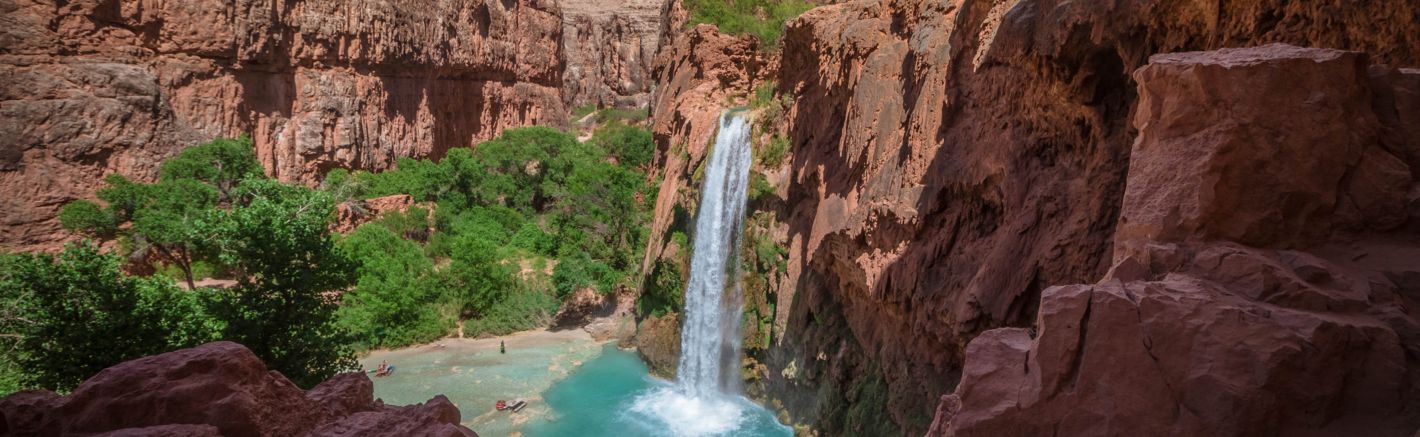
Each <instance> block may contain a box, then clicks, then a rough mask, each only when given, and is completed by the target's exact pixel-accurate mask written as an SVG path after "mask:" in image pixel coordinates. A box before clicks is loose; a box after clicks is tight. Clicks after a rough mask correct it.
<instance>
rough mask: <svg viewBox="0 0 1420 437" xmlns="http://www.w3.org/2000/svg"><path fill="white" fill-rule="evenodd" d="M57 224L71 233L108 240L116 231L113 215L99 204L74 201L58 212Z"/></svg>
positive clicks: (116, 226) (115, 221)
mask: <svg viewBox="0 0 1420 437" xmlns="http://www.w3.org/2000/svg"><path fill="white" fill-rule="evenodd" d="M59 224H60V225H62V226H64V229H68V230H70V231H73V232H78V233H82V234H87V235H89V236H93V237H99V238H108V237H111V236H113V235H114V233H116V232H117V231H118V223H117V220H116V219H115V218H114V216H113V213H112V212H110V211H109V210H107V209H104V207H102V206H99V204H97V203H94V202H90V201H87V200H76V201H73V202H70V203H69V204H67V205H64V208H62V209H60V210H59Z"/></svg>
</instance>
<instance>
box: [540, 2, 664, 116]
mask: <svg viewBox="0 0 1420 437" xmlns="http://www.w3.org/2000/svg"><path fill="white" fill-rule="evenodd" d="M662 3H663V2H662V1H660V0H633V1H609V0H560V1H559V2H558V4H559V5H560V6H561V7H562V49H563V52H565V53H566V57H567V64H566V67H565V69H564V70H563V72H562V84H563V85H562V92H563V95H564V97H565V99H566V101H567V106H568V107H580V106H585V105H594V106H601V107H644V106H646V104H647V103H648V100H649V94H650V92H651V84H652V82H651V63H652V61H654V60H655V58H656V50H657V49H658V48H659V47H660V45H659V44H660V37H659V36H660V31H661V29H660V24H661V4H662Z"/></svg>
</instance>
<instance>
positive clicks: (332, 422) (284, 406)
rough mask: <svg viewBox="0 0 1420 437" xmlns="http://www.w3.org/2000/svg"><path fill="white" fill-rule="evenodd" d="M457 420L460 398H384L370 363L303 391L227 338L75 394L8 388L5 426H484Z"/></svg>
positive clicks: (115, 372) (0, 404)
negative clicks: (366, 369)
mask: <svg viewBox="0 0 1420 437" xmlns="http://www.w3.org/2000/svg"><path fill="white" fill-rule="evenodd" d="M458 422H459V411H458V408H456V407H454V406H453V405H452V404H450V403H449V402H448V400H447V399H444V398H443V397H442V396H439V397H436V398H435V399H434V400H433V401H430V402H429V403H427V404H423V405H419V406H412V407H388V406H384V405H382V404H380V403H379V402H377V401H375V400H374V396H373V385H372V384H371V382H370V379H369V377H368V376H366V375H365V374H364V373H347V374H342V375H338V376H336V377H334V378H331V379H330V380H328V381H326V382H324V383H322V384H320V385H317V386H316V387H315V388H313V389H311V390H310V391H309V392H306V391H302V390H301V389H300V388H299V387H296V385H295V384H293V383H291V381H290V380H287V379H286V378H285V377H284V376H281V374H280V373H278V372H276V371H274V370H268V369H267V368H266V365H265V364H263V363H262V361H261V360H260V359H259V358H257V357H256V355H255V354H253V353H252V352H251V351H250V350H248V349H247V348H246V347H244V346H242V345H240V344H237V343H232V342H225V341H223V342H215V343H208V344H206V345H202V346H199V347H195V348H191V349H183V350H178V351H174V352H169V353H165V354H161V355H154V356H151V357H144V358H139V359H136V360H132V361H127V362H124V363H121V364H118V365H115V366H113V367H110V368H107V369H104V370H103V371H101V372H99V373H98V374H97V375H94V376H93V377H92V378H89V379H88V380H86V381H84V382H83V383H82V384H80V385H79V387H78V388H76V389H75V390H74V392H73V393H72V394H70V395H68V396H63V397H61V396H58V395H55V394H54V393H51V392H47V391H27V392H20V393H16V394H13V395H10V396H7V397H5V398H0V435H14V436H70V435H73V436H81V435H84V436H87V435H96V434H97V435H104V436H130V437H136V436H149V437H158V436H219V435H220V436H226V437H243V436H251V437H276V436H280V437H285V436H304V435H311V433H312V431H313V430H316V429H318V428H319V429H323V430H326V431H322V432H321V433H320V434H319V435H430V436H435V435H437V436H475V435H476V434H474V433H473V432H472V431H470V430H469V429H467V428H464V427H462V426H460V425H459V424H458ZM332 429H334V430H346V431H344V432H333V431H329V430H332ZM381 430H386V431H389V432H380V431H381ZM404 431H408V432H404Z"/></svg>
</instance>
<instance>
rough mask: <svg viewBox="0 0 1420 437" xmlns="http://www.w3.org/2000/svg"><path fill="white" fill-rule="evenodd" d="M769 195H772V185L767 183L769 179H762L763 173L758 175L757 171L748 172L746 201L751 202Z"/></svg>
mask: <svg viewBox="0 0 1420 437" xmlns="http://www.w3.org/2000/svg"><path fill="white" fill-rule="evenodd" d="M770 194H774V185H772V184H770V183H769V179H768V178H765V177H764V173H760V172H759V171H758V170H753V171H750V174H749V194H748V195H747V196H748V198H749V199H748V200H749V201H750V202H753V201H756V200H759V199H760V198H761V197H764V196H767V195H770Z"/></svg>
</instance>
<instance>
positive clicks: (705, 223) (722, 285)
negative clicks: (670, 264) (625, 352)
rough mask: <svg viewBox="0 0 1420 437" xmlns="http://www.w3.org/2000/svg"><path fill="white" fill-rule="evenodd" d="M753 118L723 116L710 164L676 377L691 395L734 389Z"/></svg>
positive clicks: (702, 195) (699, 211) (703, 189)
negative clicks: (740, 252) (751, 122)
mask: <svg viewBox="0 0 1420 437" xmlns="http://www.w3.org/2000/svg"><path fill="white" fill-rule="evenodd" d="M749 136H750V129H749V123H748V122H746V121H745V119H744V117H742V116H740V115H738V114H725V115H724V116H722V117H721V119H720V133H719V135H718V136H716V137H715V148H714V149H712V150H711V151H710V157H709V158H708V159H709V161H708V162H707V163H706V164H705V183H704V185H703V186H702V187H701V189H700V208H699V209H697V217H696V220H695V243H694V244H693V247H694V251H693V252H692V256H693V258H691V260H690V282H688V283H687V284H686V287H685V312H684V313H683V314H684V323H683V324H682V325H681V340H680V368H679V370H678V377H679V381H678V383H679V385H680V388H681V390H683V391H684V392H685V394H686V395H688V396H691V397H703V396H708V395H715V394H734V393H735V391H737V389H738V385H739V372H738V369H739V359H740V332H739V331H740V326H739V323H740V301H739V299H740V291H741V290H740V281H739V272H738V268H739V262H737V260H738V255H739V251H740V234H741V230H742V229H743V226H744V218H745V196H746V192H747V188H748V184H749V167H750V163H751V161H752V159H751V151H750V144H749Z"/></svg>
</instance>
